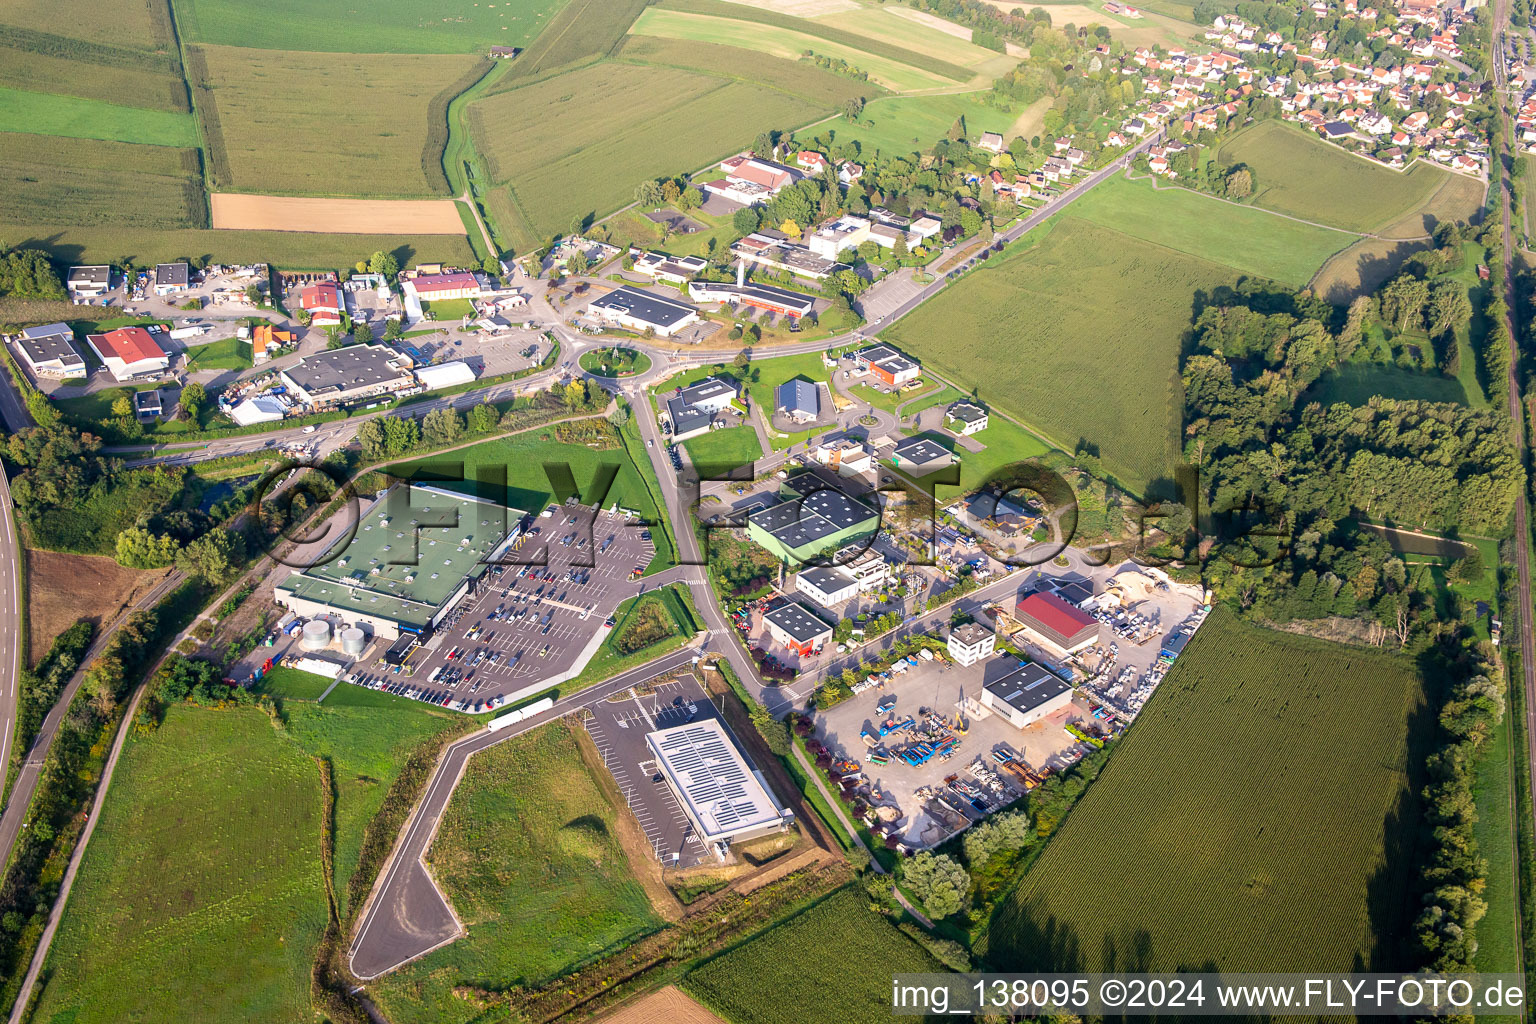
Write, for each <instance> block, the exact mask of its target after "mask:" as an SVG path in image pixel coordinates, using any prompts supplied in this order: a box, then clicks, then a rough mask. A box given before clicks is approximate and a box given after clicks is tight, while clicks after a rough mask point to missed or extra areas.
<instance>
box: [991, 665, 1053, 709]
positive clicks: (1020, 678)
mask: <svg viewBox="0 0 1536 1024" xmlns="http://www.w3.org/2000/svg"><path fill="white" fill-rule="evenodd" d="M986 688H987V689H988V690H990V691H991V692H992V695H993V696H994V697H997V698H998V699H999V700H1001V701H1002V702H1003V703H1005V704H1007V705H1008V706H1009V707H1011V708H1013V709H1014V710H1015V711H1017V712H1019V713H1020V714H1028V713H1029V712H1031V711H1033V710H1035V708H1038V707H1039V706H1040V705H1042V704H1044V703H1045V702H1046V701H1048V700H1051V699H1052V698H1054V697H1059V696H1061V695H1062V694H1063V693H1066V692H1067V691H1069V690H1071V689H1072V687H1071V686H1069V685H1067V683H1066V681H1065V680H1063V679H1062V678H1061V677H1060V676H1058V675H1056V674H1055V673H1054V672H1050V671H1047V670H1046V669H1044V668H1041V667H1040V666H1039V665H1036V664H1035V663H1034V662H1026V663H1024V664H1022V665H1020V666H1019V667H1018V668H1016V669H1014V670H1013V671H1012V672H1010V673H1008V674H1007V675H1006V676H1003V678H1001V679H997V680H994V681H992V682H990V683H988V684H986Z"/></svg>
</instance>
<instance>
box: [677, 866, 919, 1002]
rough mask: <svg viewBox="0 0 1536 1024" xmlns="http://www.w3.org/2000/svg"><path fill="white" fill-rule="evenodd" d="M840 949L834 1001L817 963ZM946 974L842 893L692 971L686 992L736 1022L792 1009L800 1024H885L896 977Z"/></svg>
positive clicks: (856, 897)
mask: <svg viewBox="0 0 1536 1024" xmlns="http://www.w3.org/2000/svg"><path fill="white" fill-rule="evenodd" d="M831 951H836V960H837V968H836V974H835V978H836V981H835V984H836V987H837V995H836V997H835V998H825V997H818V995H817V993H818V992H822V993H825V987H824V986H825V985H826V984H827V983H828V979H827V977H826V975H825V973H824V968H823V967H818V966H816V965H817V963H818V962H819V961H820V960H821V959H822V958H824V957H825V956H826V955H828V953H830V952H831ZM942 970H943V968H942V967H941V966H940V965H939V963H938V962H937V961H935V960H934V959H933V957H931V956H929V955H928V953H927V952H926V951H925V950H924V949H923V948H922V947H921V946H919V945H918V944H917V943H916V942H914V941H913V940H911V939H909V938H907V936H905V935H903V934H902V933H901V932H899V931H897V930H896V928H895V926H894V925H892V924H891V923H890V922H889V921H887V920H886V919H885V918H883V917H880V916H879V915H877V914H875V913H874V912H873V911H871V910H870V909H869V900H868V899H866V898H865V897H864V896H863V895H862V894H860V893H857V892H855V891H854V890H853V889H842V890H839V891H838V892H835V893H833V894H832V895H831V896H828V897H827V898H826V899H824V900H822V901H821V902H820V903H818V904H816V905H815V906H813V907H811V908H810V909H809V910H806V911H804V912H803V913H800V914H798V915H796V916H795V917H792V918H790V919H789V920H788V921H784V922H782V923H781V924H778V925H775V926H774V927H772V928H770V929H768V930H767V931H765V932H763V933H761V934H759V935H758V936H757V937H756V938H754V939H752V940H751V941H750V942H746V943H744V944H742V945H740V946H737V947H736V948H735V949H733V950H730V951H729V952H726V953H723V954H721V955H720V956H718V957H715V958H714V959H713V960H709V961H706V962H705V963H704V964H703V965H702V966H700V967H696V968H694V969H693V970H692V971H690V972H689V973H688V976H687V977H686V978H685V979H684V981H683V988H684V990H685V991H687V992H688V993H689V994H690V995H693V996H695V997H696V998H697V999H698V1000H699V1001H700V1002H702V1003H703V1004H704V1005H705V1006H707V1007H709V1008H710V1009H711V1010H714V1011H715V1012H716V1013H718V1014H720V1015H721V1016H722V1017H725V1018H727V1019H729V1020H731V1021H732V1022H734V1024H779V1022H781V1021H784V1020H786V1019H790V1018H787V1017H786V1016H785V1008H786V1007H788V1006H793V1007H794V1008H795V1011H794V1017H793V1018H792V1019H794V1020H795V1021H797V1022H800V1024H818V1022H821V1021H826V1022H828V1024H832V1022H836V1024H865V1022H868V1024H884V1022H887V1021H889V1020H891V1002H890V997H891V975H892V974H900V973H937V972H939V971H942Z"/></svg>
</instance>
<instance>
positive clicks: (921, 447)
mask: <svg viewBox="0 0 1536 1024" xmlns="http://www.w3.org/2000/svg"><path fill="white" fill-rule="evenodd" d="M896 454H897V455H900V456H901V457H902V458H903V459H910V460H911V461H913V462H917V463H923V462H933V461H935V460H938V459H947V458H952V457H953V453H951V452H950V450H949V449H948V448H945V447H944V446H943V445H941V444H939V443H938V442H937V441H934V440H932V439H930V438H926V437H921V436H919V437H908V438H905V439H904V440H901V441H898V442H896Z"/></svg>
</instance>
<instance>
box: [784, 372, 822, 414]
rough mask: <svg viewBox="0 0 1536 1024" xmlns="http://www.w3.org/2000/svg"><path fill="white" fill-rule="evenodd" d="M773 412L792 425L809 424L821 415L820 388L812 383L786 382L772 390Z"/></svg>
mask: <svg viewBox="0 0 1536 1024" xmlns="http://www.w3.org/2000/svg"><path fill="white" fill-rule="evenodd" d="M773 405H774V409H773V411H774V412H775V413H776V414H778V415H780V416H783V417H784V418H785V419H787V420H790V421H791V422H794V423H809V422H811V421H812V420H814V419H815V418H816V417H818V416H820V415H821V388H820V387H818V386H817V385H816V384H815V383H814V382H812V381H808V380H801V379H800V378H798V377H796V378H795V379H794V380H787V381H785V382H784V383H783V384H780V385H779V386H778V387H777V388H776V389H775V390H774V400H773Z"/></svg>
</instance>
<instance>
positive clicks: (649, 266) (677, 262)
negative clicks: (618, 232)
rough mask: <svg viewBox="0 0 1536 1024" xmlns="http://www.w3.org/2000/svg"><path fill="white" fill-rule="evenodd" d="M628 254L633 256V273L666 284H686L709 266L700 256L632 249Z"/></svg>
mask: <svg viewBox="0 0 1536 1024" xmlns="http://www.w3.org/2000/svg"><path fill="white" fill-rule="evenodd" d="M630 255H631V256H632V257H634V268H635V273H637V274H641V275H644V276H645V277H648V278H650V279H651V280H652V281H665V282H666V283H668V284H679V285H680V284H687V283H688V282H689V281H691V280H693V277H694V275H695V274H698V273H700V272H702V271H703V270H704V269H705V268H706V267H708V266H709V261H708V260H706V259H705V258H704V257H702V256H668V255H667V254H666V253H664V252H639V251H637V250H634V249H631V250H630Z"/></svg>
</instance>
